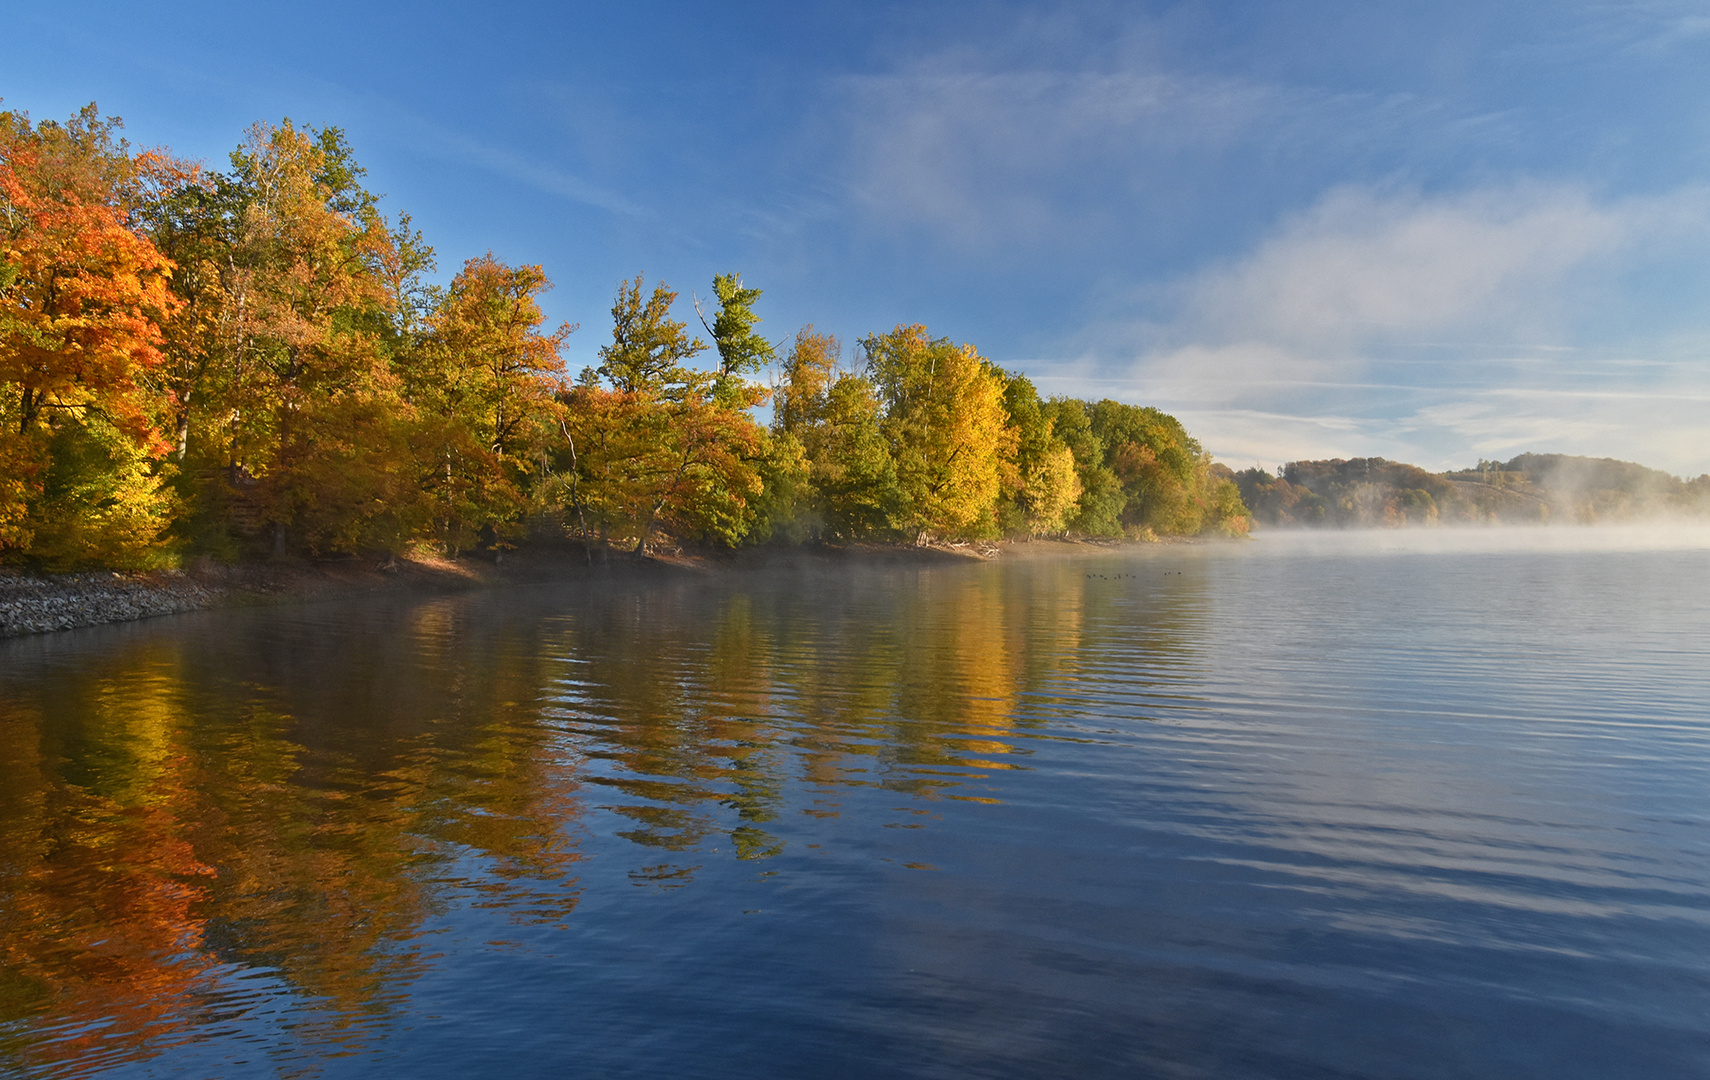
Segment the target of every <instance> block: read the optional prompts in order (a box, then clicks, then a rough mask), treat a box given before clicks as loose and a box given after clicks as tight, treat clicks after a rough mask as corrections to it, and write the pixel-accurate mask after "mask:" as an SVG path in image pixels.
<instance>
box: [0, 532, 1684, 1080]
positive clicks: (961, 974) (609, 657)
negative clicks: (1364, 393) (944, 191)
mask: <svg viewBox="0 0 1710 1080" xmlns="http://www.w3.org/2000/svg"><path fill="white" fill-rule="evenodd" d="M1707 570H1710V554H1707V553H1706V552H1705V551H1704V550H1702V549H1698V548H1692V547H1686V548H1684V549H1680V550H1647V551H1637V550H1553V551H1532V550H1524V549H1520V548H1516V547H1514V546H1512V545H1510V546H1508V547H1503V546H1501V545H1494V546H1492V545H1485V546H1484V547H1482V548H1481V547H1477V546H1474V547H1471V548H1468V547H1466V546H1465V545H1463V546H1461V547H1460V548H1457V549H1453V550H1437V549H1429V548H1424V549H1409V548H1407V547H1406V546H1405V545H1404V546H1402V547H1400V548H1395V547H1393V546H1392V547H1391V548H1389V549H1385V550H1380V549H1377V548H1371V547H1369V546H1368V547H1366V548H1356V547H1350V546H1348V544H1347V543H1343V544H1342V545H1341V546H1337V544H1336V543H1334V542H1331V543H1312V544H1308V543H1289V542H1286V541H1280V540H1272V541H1262V542H1259V543H1255V544H1251V545H1232V546H1213V547H1204V548H1167V549H1141V550H1137V551H1127V552H1120V553H1111V554H1106V555H1097V556H1091V557H1086V558H1075V559H1066V558H1064V559H1037V560H1016V561H1011V562H998V563H994V564H967V565H935V566H929V567H922V566H915V567H902V566H893V567H881V568H854V567H840V566H836V565H827V564H816V563H812V562H808V563H804V564H802V565H799V566H785V567H781V568H777V569H773V570H770V571H767V572H764V573H759V572H754V573H733V574H729V575H726V576H720V577H711V578H684V579H677V580H672V581H666V582H654V583H638V582H633V581H632V582H612V583H606V584H602V585H588V584H563V585H548V586H540V587H529V588H514V589H507V590H498V591H489V592H482V593H471V594H466V595H459V596H450V597H414V598H410V597H380V598H375V597H368V598H361V599H356V600H350V601H342V602H337V603H326V604H315V605H304V606H299V607H290V608H277V609H257V610H241V611H223V612H209V613H202V614H197V615H190V616H181V617H174V618H169V619H160V620H154V621H151V622H147V623H136V624H129V625H125V626H115V627H106V628H98V629H94V630H88V631H76V632H70V633H64V634H58V635H52V636H46V637H40V638H33V639H23V640H14V641H10V642H3V643H0V1075H9V1074H13V1073H15V1074H16V1075H19V1076H21V1077H29V1078H32V1080H33V1078H36V1077H73V1076H90V1075H112V1076H173V1075H186V1076H204V1075H219V1076H238V1077H247V1076H275V1075H284V1076H327V1077H343V1076H363V1075H372V1074H375V1073H376V1072H382V1073H393V1074H400V1075H418V1076H441V1075H443V1076H462V1075H471V1074H474V1073H485V1074H489V1075H497V1074H500V1073H504V1074H507V1075H524V1076H526V1075H543V1076H546V1075H550V1076H561V1075H578V1074H586V1075H597V1076H611V1075H637V1076H641V1075H659V1074H661V1073H662V1072H670V1073H672V1074H674V1075H684V1076H739V1075H740V1076H751V1075H780V1076H782V1075H809V1074H814V1073H820V1074H827V1075H848V1076H865V1075H872V1076H896V1075H914V1076H946V1077H948V1076H970V1075H972V1076H979V1075H991V1076H1032V1075H1056V1074H1073V1075H1089V1076H1096V1075H1110V1076H1119V1075H1120V1076H1136V1075H1139V1076H1151V1075H1155V1076H1213V1075H1215V1076H1275V1075H1330V1076H1371V1077H1408V1076H1421V1077H1423V1076H1443V1075H1472V1076H1493V1077H1494V1076H1539V1077H1546V1076H1547V1077H1573V1076H1586V1077H1593V1076H1596V1077H1607V1076H1620V1075H1634V1076H1640V1075H1644V1076H1665V1075H1694V1074H1700V1073H1703V1072H1705V1071H1707V1070H1710V1019H1707V1016H1710V1008H1707V1007H1710V925H1707V923H1710V863H1707V861H1706V858H1705V856H1706V854H1707V851H1706V848H1707V847H1710V841H1707V840H1706V835H1707V834H1706V832H1705V829H1704V825H1705V817H1706V809H1707V806H1706V799H1707V798H1710V796H1707V795H1706V792H1710V786H1707V784H1706V781H1707V780H1710V775H1707V773H1710V740H1707V739H1706V727H1705V724H1706V721H1707V720H1710V709H1707V707H1706V706H1705V704H1704V703H1705V702H1706V701H1710V667H1707V665H1706V663H1705V661H1706V660H1707V659H1710V655H1707V654H1710V604H1707V603H1706V600H1707V598H1710V592H1707V589H1706V585H1705V582H1706V571H1707Z"/></svg>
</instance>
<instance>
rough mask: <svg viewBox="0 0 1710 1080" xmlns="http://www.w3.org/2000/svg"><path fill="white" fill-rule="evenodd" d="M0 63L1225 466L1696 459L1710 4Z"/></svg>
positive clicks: (486, 238) (490, 228) (165, 41)
mask: <svg viewBox="0 0 1710 1080" xmlns="http://www.w3.org/2000/svg"><path fill="white" fill-rule="evenodd" d="M7 8H8V9H10V10H8V11H7V12H6V19H5V21H6V24H7V27H8V32H7V33H6V34H5V35H4V37H3V38H0V98H3V99H4V103H5V107H8V108H16V109H25V110H27V111H29V112H30V113H31V115H32V116H34V117H36V118H38V119H42V118H50V117H63V116H65V115H67V114H69V113H70V112H71V111H73V110H74V109H76V108H77V107H79V106H80V105H82V104H84V103H86V102H88V101H91V100H94V101H96V102H98V103H99V104H100V106H101V108H102V110H103V111H104V112H107V113H111V114H117V115H119V116H122V117H124V119H125V122H126V126H127V130H128V133H129V135H130V137H131V139H132V141H133V142H135V143H139V144H142V145H166V146H169V147H171V148H172V149H173V150H175V151H176V152H178V153H180V154H181V155H184V156H189V157H196V158H202V159H204V160H207V161H209V162H210V163H213V164H216V165H219V164H223V162H224V159H225V155H226V153H227V152H228V151H229V150H230V149H231V148H232V147H233V146H234V145H236V143H237V142H238V140H239V139H240V137H241V135H242V132H243V130H244V128H245V127H247V126H248V125H249V124H251V123H253V122H255V121H257V120H267V121H275V122H276V121H278V120H279V119H280V118H281V117H285V116H289V117H291V118H292V119H293V120H296V121H298V122H306V123H310V124H315V125H337V126H340V127H343V128H344V129H345V130H346V132H347V133H348V134H349V137H350V139H351V141H352V143H353V144H354V146H355V148H356V151H357V155H358V157H359V159H360V160H361V161H362V162H363V163H364V164H365V165H366V166H367V167H368V169H369V181H370V186H371V187H372V188H373V189H374V190H376V191H381V192H385V193H386V195H387V199H386V202H385V206H386V207H387V208H388V209H389V210H391V211H393V212H396V211H398V210H403V211H407V212H409V213H410V214H411V215H413V217H414V218H415V221H416V224H417V225H418V226H419V227H420V228H422V229H423V230H424V231H425V233H426V234H427V237H428V239H429V240H430V241H431V242H432V243H433V244H434V246H435V247H436V248H437V249H438V252H439V257H440V263H441V267H442V270H444V271H446V272H449V271H452V270H455V268H456V267H457V265H459V264H460V263H461V262H462V261H463V260H464V259H466V258H469V257H471V256H475V255H480V254H482V253H484V252H486V251H488V250H492V251H493V252H494V253H495V254H497V255H498V256H499V257H501V258H503V259H506V260H508V261H511V262H538V263H541V264H543V265H544V266H545V267H546V270H547V272H548V274H549V275H550V276H551V277H552V279H553V281H554V282H555V283H556V286H557V287H556V289H555V291H554V292H553V293H552V294H551V296H550V298H549V310H550V312H551V314H552V315H553V316H554V317H555V318H559V319H564V320H568V321H572V322H579V323H581V324H582V329H581V330H580V331H578V332H577V333H576V334H575V335H573V337H572V338H571V345H570V347H569V350H568V355H567V361H568V363H569V366H570V367H571V369H572V370H573V371H574V370H577V369H579V368H580V367H581V366H582V365H583V364H585V363H587V362H588V361H589V360H590V359H591V358H592V355H593V353H594V350H595V349H597V348H598V346H599V345H600V343H601V342H602V340H603V339H604V338H605V337H606V336H607V335H608V334H609V321H610V320H609V314H608V311H609V308H610V305H611V297H612V293H613V290H614V288H615V286H616V284H617V282H618V281H619V280H620V279H621V278H624V277H627V276H629V275H632V274H634V273H636V272H638V271H645V272H646V273H647V274H648V276H649V279H650V280H652V279H663V280H665V281H666V282H668V283H670V284H671V285H672V286H673V287H676V288H678V289H680V290H681V291H682V293H683V306H682V308H681V310H680V311H679V317H692V313H691V312H690V310H689V307H688V303H687V301H688V294H689V292H690V290H698V291H699V292H700V293H702V295H705V293H706V291H707V289H708V286H709V284H710V282H711V279H712V276H713V274H714V273H717V272H721V271H740V272H741V273H742V274H743V276H744V279H745V281H746V282H747V283H748V284H751V285H755V286H758V287H760V288H762V289H764V290H765V297H764V298H763V299H762V301H761V304H760V308H759V310H760V313H761V314H762V315H763V316H764V317H765V319H766V321H765V323H764V324H763V325H762V329H763V330H764V331H766V332H768V333H769V334H770V335H771V336H772V337H773V338H774V339H775V340H783V339H787V338H789V337H790V336H791V335H793V334H794V332H795V330H796V329H797V328H798V327H799V326H801V325H802V324H805V323H813V324H816V325H817V326H818V327H819V328H820V329H822V330H827V331H830V332H833V333H836V334H839V335H841V336H842V337H843V339H844V340H845V342H846V344H847V345H848V346H849V348H848V349H846V356H847V357H849V358H851V359H853V353H854V350H853V342H854V339H855V338H857V337H859V336H860V335H862V334H866V333H870V332H874V331H882V330H886V329H889V328H890V327H891V326H893V325H895V324H897V323H901V322H923V323H925V324H926V325H927V326H928V327H930V328H931V330H932V331H933V332H934V333H935V334H939V335H946V336H950V337H952V338H955V339H956V340H958V341H970V342H973V343H974V344H975V345H976V346H978V347H979V349H980V350H981V352H982V353H983V354H985V355H986V356H989V357H990V358H992V359H993V360H995V361H997V362H998V363H1000V364H1002V365H1004V366H1005V367H1007V368H1010V369H1011V370H1022V371H1025V372H1027V373H1028V374H1029V375H1030V376H1032V377H1033V378H1034V380H1035V381H1036V382H1037V383H1038V384H1039V386H1040V388H1041V389H1042V390H1043V391H1045V392H1047V393H1062V394H1073V395H1076V396H1091V397H1101V396H1109V397H1115V398H1117V399H1119V400H1123V401H1130V402H1135V403H1140V404H1153V405H1158V406H1160V407H1162V408H1164V409H1166V410H1168V411H1171V412H1174V413H1176V414H1177V415H1178V416H1180V417H1182V419H1183V420H1184V421H1186V422H1187V424H1188V426H1189V429H1190V430H1192V431H1193V432H1194V433H1195V434H1197V435H1198V436H1199V437H1200V438H1201V439H1202V441H1203V442H1204V443H1205V444H1206V446H1207V447H1208V448H1209V449H1210V450H1212V451H1213V452H1214V453H1215V454H1217V455H1218V456H1219V457H1220V458H1221V459H1223V460H1225V461H1228V462H1230V463H1231V464H1234V465H1236V466H1243V465H1247V464H1252V463H1254V462H1261V463H1264V464H1266V465H1268V466H1271V467H1273V468H1274V467H1275V466H1276V465H1277V464H1279V463H1280V462H1283V461H1287V460H1292V459H1298V458H1310V457H1325V456H1366V455H1382V456H1385V457H1391V458H1398V459H1401V460H1407V461H1414V462H1417V463H1419V464H1423V465H1427V466H1430V467H1450V466H1459V465H1470V464H1472V463H1473V462H1474V461H1476V460H1477V459H1478V458H1480V457H1487V458H1506V457H1508V456H1511V455H1512V454H1514V453H1518V452H1520V451H1524V450H1535V451H1559V452H1565V453H1585V454H1595V455H1600V456H1602V455H1608V456H1614V457H1622V458H1628V459H1631V460H1637V461H1642V462H1645V463H1647V464H1651V465H1655V466H1658V467H1661V468H1665V469H1668V470H1670V471H1672V472H1675V473H1678V474H1686V475H1697V474H1698V473H1701V472H1706V471H1710V5H1707V4H1705V3H1691V4H1688V3H1634V4H1607V3H1603V4H1581V3H1573V2H1560V3H1551V4H1537V3H1527V4H1510V3H1502V2H1498V0H1484V2H1479V3H1461V2H1458V0H1438V2H1433V3H1417V4H1414V3H1378V2H1372V0H1363V2H1347V3H1342V2H1336V3H1330V2H1311V0H1306V2H1301V3H1292V4H1277V3H1232V2H1231V3H1177V4H1143V3H1129V4H1108V5H1107V4H1098V3H1077V4H1021V3H978V2H966V3H954V4H934V3H923V2H910V3H882V2H881V3H865V4H859V5H856V4H835V5H834V4H812V3H802V2H797V3H749V4H732V3H726V4H707V3H698V4H687V3H683V4H679V3H629V4H575V3H570V4H559V5H539V6H530V5H520V4H512V5H491V6H487V7H481V8H477V7H476V6H474V5H466V4H458V5H449V4H445V5H434V4H417V5H393V6H387V5H380V4H366V5H358V4H340V5H332V4H318V3H308V4H293V5H243V6H238V7H228V6H226V5H223V4H221V5H216V4H207V3H196V2H190V3H181V4H176V5H172V6H166V5H135V4H127V5H110V4H80V3H74V2H62V3H58V4H54V5H45V4H30V5H25V4H19V3H9V4H7Z"/></svg>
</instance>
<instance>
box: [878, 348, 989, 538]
mask: <svg viewBox="0 0 1710 1080" xmlns="http://www.w3.org/2000/svg"><path fill="white" fill-rule="evenodd" d="M861 347H862V350H863V352H864V353H865V355H866V359H867V368H868V371H869V372H870V373H871V374H872V377H873V381H874V383H875V384H876V385H877V387H878V391H879V395H880V397H881V399H882V400H883V401H884V404H885V420H884V432H885V435H886V437H887V438H888V439H889V441H890V443H891V446H892V454H893V457H894V459H895V463H896V476H897V487H898V492H899V496H900V500H901V507H900V511H899V514H898V520H897V525H898V527H899V528H901V529H902V530H903V531H904V532H906V533H908V534H910V535H913V536H914V537H915V539H916V540H917V542H919V541H924V540H926V539H927V538H929V537H932V536H938V537H954V536H968V535H975V534H980V533H985V532H989V531H992V530H993V529H995V527H996V526H995V519H994V514H995V509H996V505H997V499H998V495H999V492H1000V491H1001V481H1002V474H1003V465H1004V460H1005V458H1006V457H1010V456H1012V455H1013V454H1014V447H1015V433H1014V431H1013V430H1012V429H1010V428H1009V426H1008V425H1007V423H1006V419H1007V417H1006V414H1005V412H1004V401H1003V395H1004V385H1005V380H1004V377H1003V374H1002V372H1000V371H999V370H998V369H997V368H996V367H995V366H994V365H993V364H991V363H990V362H989V361H987V360H985V359H982V358H981V357H980V355H979V354H978V353H977V352H975V351H974V347H973V346H972V345H960V346H958V345H953V344H951V342H950V340H949V339H948V338H939V339H937V340H933V339H932V338H930V337H928V336H927V332H926V327H924V326H919V325H916V326H898V327H897V328H896V329H894V330H892V331H891V332H890V333H888V334H882V335H870V336H868V337H866V338H863V339H862V341H861Z"/></svg>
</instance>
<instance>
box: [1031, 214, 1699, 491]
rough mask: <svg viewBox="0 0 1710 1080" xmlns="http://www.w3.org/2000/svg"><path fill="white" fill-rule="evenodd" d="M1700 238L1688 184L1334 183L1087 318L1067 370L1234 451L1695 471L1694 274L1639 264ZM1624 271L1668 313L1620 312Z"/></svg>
mask: <svg viewBox="0 0 1710 1080" xmlns="http://www.w3.org/2000/svg"><path fill="white" fill-rule="evenodd" d="M1707 237H1710V195H1707V193H1706V192H1705V191H1704V190H1703V189H1698V188H1689V189H1682V190H1678V191H1675V192H1672V193H1668V194H1664V195H1658V196H1647V197H1634V198H1627V199H1614V200H1599V199H1597V198H1594V197H1593V196H1591V195H1590V194H1588V193H1587V192H1585V191H1584V190H1582V189H1578V188H1572V187H1564V186H1547V185H1539V184H1519V185H1512V186H1507V187H1502V188H1489V189H1484V190H1479V191H1474V192H1467V193H1462V194H1457V195H1453V196H1441V197H1429V196H1425V195H1421V194H1418V193H1411V192H1403V193H1395V192H1385V191H1381V190H1373V189H1369V188H1354V187H1343V188H1339V189H1337V190H1335V191H1332V192H1330V193H1328V194H1327V195H1325V196H1324V197H1323V198H1322V199H1320V200H1319V201H1318V202H1317V203H1316V204H1315V205H1314V206H1312V207H1311V208H1310V209H1308V210H1306V211H1305V212H1303V213H1300V214H1298V215H1296V216H1294V217H1292V218H1291V219H1289V220H1287V221H1284V222H1282V223H1281V224H1280V225H1279V226H1278V227H1277V228H1276V229H1275V230H1273V231H1272V233H1271V234H1270V235H1269V236H1268V237H1266V238H1264V239H1263V240H1261V241H1260V242H1259V243H1258V244H1256V245H1255V246H1254V247H1253V248H1252V249H1251V250H1250V251H1249V252H1248V253H1247V254H1246V255H1245V256H1243V257H1240V258H1238V259H1234V260H1230V261H1228V262H1226V263H1223V264H1220V265H1216V266H1212V267H1209V268H1207V269H1205V270H1204V271H1202V272H1200V273H1198V274H1196V275H1193V276H1192V277H1190V278H1189V279H1187V280H1185V281H1182V282H1179V283H1176V284H1174V285H1172V286H1169V287H1167V288H1165V289H1162V290H1160V289H1151V290H1148V291H1146V292H1143V293H1137V294H1135V296H1134V297H1133V298H1132V304H1133V306H1135V307H1140V306H1143V305H1146V304H1148V303H1149V304H1150V305H1151V306H1152V307H1153V308H1154V309H1155V310H1156V311H1158V312H1159V314H1156V315H1154V317H1153V318H1152V319H1151V320H1150V321H1146V322H1142V321H1140V320H1138V319H1137V318H1135V317H1134V316H1132V315H1123V316H1120V317H1118V318H1114V319H1112V320H1111V321H1110V322H1108V323H1106V324H1104V325H1103V326H1102V327H1098V328H1095V329H1093V330H1092V331H1090V332H1089V333H1088V335H1087V336H1086V337H1085V338H1084V339H1083V342H1082V345H1083V350H1084V354H1085V355H1084V356H1083V359H1082V361H1081V366H1082V368H1083V370H1085V369H1093V370H1097V369H1098V367H1099V365H1100V361H1101V359H1102V365H1103V370H1104V373H1105V385H1104V387H1103V389H1102V390H1101V392H1104V393H1112V394H1113V396H1117V397H1120V398H1124V399H1126V400H1133V401H1145V402H1148V403H1152V404H1158V405H1160V406H1162V407H1165V408H1168V409H1170V410H1171V411H1174V412H1176V413H1177V414H1178V415H1180V416H1181V417H1182V418H1183V420H1184V422H1189V425H1190V429H1191V430H1194V431H1195V432H1196V433H1197V434H1199V435H1200V437H1201V438H1202V440H1203V441H1204V442H1205V443H1206V445H1207V446H1208V447H1209V448H1210V449H1212V450H1213V452H1214V453H1218V454H1221V455H1225V456H1228V457H1229V458H1230V459H1231V460H1232V461H1235V462H1243V461H1251V460H1261V461H1265V462H1276V461H1281V460H1289V459H1299V458H1306V457H1316V456H1339V457H1353V456H1367V455H1373V454H1377V455H1382V456H1386V457H1392V458H1400V459H1402V460H1412V461H1416V462H1418V463H1419V464H1422V465H1427V466H1434V467H1443V466H1447V465H1451V464H1466V463H1468V462H1469V461H1471V460H1473V459H1475V458H1477V457H1480V456H1484V457H1496V456H1508V455H1511V454H1512V453H1517V452H1519V451H1522V450H1529V449H1530V450H1555V451H1560V452H1565V453H1582V454H1591V455H1595V456H1606V455H1612V456H1617V457H1628V458H1630V459H1632V460H1639V461H1643V462H1645V463H1647V464H1651V465H1654V466H1657V467H1660V468H1666V469H1671V470H1673V471H1676V472H1680V473H1692V474H1696V473H1697V472H1702V471H1705V470H1706V469H1710V446H1707V445H1706V444H1705V443H1704V438H1703V429H1704V416H1705V411H1704V410H1705V406H1706V404H1707V403H1710V325H1707V322H1706V320H1705V319H1704V318H1703V317H1702V315H1701V314H1700V313H1699V312H1700V308H1699V305H1696V304H1687V303H1685V301H1687V300H1689V299H1690V295H1691V294H1692V293H1693V291H1694V288H1693V287H1692V286H1691V282H1693V281H1698V282H1702V281H1703V280H1704V279H1705V276H1706V275H1705V268H1704V267H1703V265H1702V257H1701V256H1696V258H1698V260H1699V261H1698V262H1696V263H1691V265H1690V266H1688V267H1687V269H1688V270H1689V271H1690V272H1689V273H1686V274H1684V275H1670V274H1665V273H1659V271H1660V270H1664V269H1668V268H1670V267H1679V266H1681V265H1684V264H1683V263H1682V262H1681V260H1682V258H1686V259H1687V261H1688V262H1690V261H1691V259H1692V258H1694V256H1692V255H1691V252H1692V251H1693V249H1695V248H1701V247H1702V245H1703V243H1704V240H1705V239H1706V238H1707ZM1635 275H1637V276H1639V277H1645V276H1646V275H1648V277H1649V280H1650V284H1649V286H1648V293H1653V294H1654V293H1657V292H1658V291H1659V290H1662V289H1665V288H1670V289H1673V290H1675V292H1676V294H1677V297H1678V298H1680V300H1681V303H1680V304H1679V305H1677V308H1676V309H1675V310H1673V311H1669V312H1665V316H1666V317H1667V318H1670V319H1671V320H1672V322H1671V323H1670V324H1669V325H1665V326H1655V327H1652V326H1648V325H1647V326H1642V327H1640V328H1639V329H1636V330H1635V329H1634V328H1633V325H1632V323H1633V321H1634V320H1633V319H1631V318H1626V317H1625V316H1627V315H1630V313H1631V309H1634V308H1635V305H1639V304H1640V302H1641V299H1642V297H1640V295H1639V294H1641V293H1646V292H1647V290H1646V289H1638V288H1636V287H1635V286H1634V285H1633V284H1632V280H1631V279H1633V278H1634V276H1635ZM1659 278H1663V279H1667V280H1666V281H1665V282H1664V283H1663V284H1662V285H1659V284H1658V281H1657V279H1659ZM1683 282H1684V283H1685V285H1686V287H1685V288H1682V283H1683ZM1123 352H1126V353H1127V356H1128V357H1130V358H1132V359H1130V360H1128V361H1126V362H1124V361H1122V360H1121V359H1120V358H1121V356H1122V354H1123ZM1042 381H1043V380H1042ZM1196 425H1197V426H1196Z"/></svg>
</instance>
